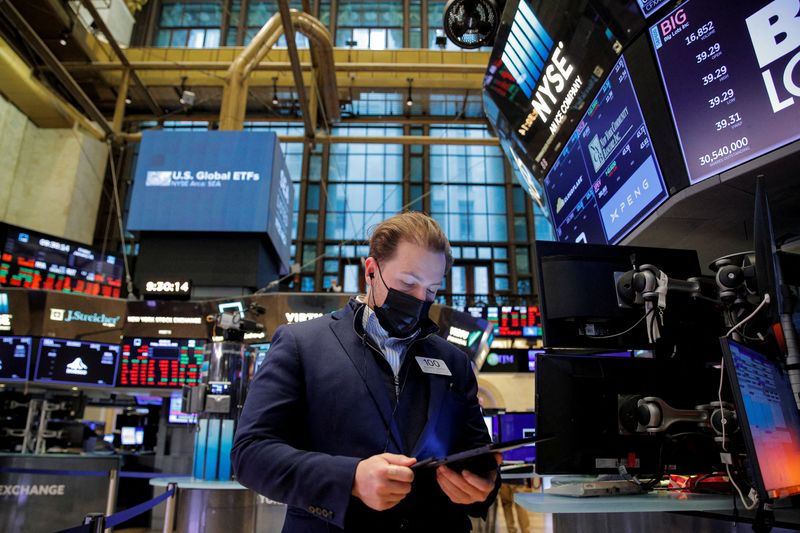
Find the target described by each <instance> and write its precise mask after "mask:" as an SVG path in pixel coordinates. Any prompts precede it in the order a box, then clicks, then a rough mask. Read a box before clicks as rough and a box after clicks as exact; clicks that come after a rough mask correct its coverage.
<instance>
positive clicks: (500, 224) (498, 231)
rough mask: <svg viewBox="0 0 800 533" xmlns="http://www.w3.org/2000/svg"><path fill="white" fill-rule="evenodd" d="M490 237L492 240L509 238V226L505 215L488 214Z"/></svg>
mask: <svg viewBox="0 0 800 533" xmlns="http://www.w3.org/2000/svg"><path fill="white" fill-rule="evenodd" d="M487 218H488V220H489V224H488V225H489V237H488V239H487V240H490V241H492V242H498V241H507V240H508V226H507V222H506V216H505V215H488V217H487Z"/></svg>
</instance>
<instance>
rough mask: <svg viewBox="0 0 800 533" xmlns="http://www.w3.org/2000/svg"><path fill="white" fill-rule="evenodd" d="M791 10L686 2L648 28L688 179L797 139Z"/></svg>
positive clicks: (783, 5) (755, 1)
mask: <svg viewBox="0 0 800 533" xmlns="http://www.w3.org/2000/svg"><path fill="white" fill-rule="evenodd" d="M796 17H797V5H796V3H793V2H775V1H772V0H751V1H747V2H726V3H725V5H724V8H722V7H721V5H720V4H718V3H716V2H708V1H702V0H689V1H688V2H684V3H682V4H681V5H680V7H678V8H677V9H675V10H673V11H672V12H670V13H669V14H668V15H666V16H664V17H663V18H662V19H661V20H659V21H658V22H657V23H656V24H655V25H653V26H652V27H651V28H650V38H651V41H652V43H653V48H654V49H655V54H656V58H657V61H658V66H659V68H660V69H661V76H662V81H663V83H664V87H665V89H666V93H667V98H668V102H669V107H670V111H671V112H672V117H673V120H674V122H675V127H676V129H677V132H678V139H679V142H680V145H681V149H682V151H683V157H684V160H685V163H686V170H687V171H688V173H689V181H690V182H691V183H692V184H694V183H698V182H700V181H702V180H704V179H707V178H709V177H711V176H714V175H717V174H720V173H721V172H724V171H726V170H728V169H730V168H732V167H734V166H737V165H740V164H742V163H744V162H746V161H749V160H751V159H753V158H755V157H758V156H760V155H762V154H765V153H767V152H769V151H771V150H774V149H775V148H778V147H780V146H783V145H785V144H788V143H790V142H792V141H795V140H797V139H800V127H798V124H800V104H798V102H797V101H796V100H797V95H798V94H800V90H799V89H798V83H799V82H798V78H797V52H798V47H800V40H798V38H797V18H796Z"/></svg>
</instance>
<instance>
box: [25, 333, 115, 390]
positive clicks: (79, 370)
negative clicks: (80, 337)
mask: <svg viewBox="0 0 800 533" xmlns="http://www.w3.org/2000/svg"><path fill="white" fill-rule="evenodd" d="M118 360H119V345H117V344H104V343H99V342H88V341H75V340H66V339H52V338H42V339H41V340H40V341H39V355H38V357H37V358H36V372H35V374H34V381H36V382H39V383H64V384H68V385H93V386H98V387H113V386H114V377H115V375H116V372H117V362H118Z"/></svg>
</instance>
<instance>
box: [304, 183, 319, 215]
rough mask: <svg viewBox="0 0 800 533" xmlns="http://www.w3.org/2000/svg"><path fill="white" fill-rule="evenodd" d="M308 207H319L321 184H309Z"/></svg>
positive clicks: (311, 208) (312, 208)
mask: <svg viewBox="0 0 800 533" xmlns="http://www.w3.org/2000/svg"><path fill="white" fill-rule="evenodd" d="M306 209H310V210H312V211H316V210H318V209H319V185H309V186H308V190H307V192H306Z"/></svg>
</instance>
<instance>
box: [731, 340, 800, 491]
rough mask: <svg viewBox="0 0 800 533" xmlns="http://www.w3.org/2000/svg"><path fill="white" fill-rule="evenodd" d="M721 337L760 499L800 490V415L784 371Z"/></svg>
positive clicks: (758, 354)
mask: <svg viewBox="0 0 800 533" xmlns="http://www.w3.org/2000/svg"><path fill="white" fill-rule="evenodd" d="M721 342H722V351H723V354H724V358H725V367H726V368H727V371H728V377H729V378H730V380H731V385H732V387H731V389H732V390H733V397H734V404H735V406H736V414H737V417H738V419H739V425H740V426H741V428H742V433H743V436H744V438H745V446H746V447H747V452H748V458H749V462H750V466H751V471H752V473H753V475H754V478H755V479H754V481H755V485H756V490H757V491H758V493H759V498H761V499H762V501H764V500H767V499H769V498H783V497H786V496H791V495H794V494H800V416H799V415H798V412H797V404H796V402H795V398H794V394H793V393H792V387H791V385H790V383H789V379H788V377H787V375H786V373H785V372H784V371H783V369H782V368H781V366H780V365H779V364H777V363H776V362H775V361H773V360H771V359H769V358H767V357H765V356H764V355H762V354H760V353H758V352H756V351H754V350H752V349H750V348H748V347H746V346H744V345H742V344H739V343H737V342H734V341H731V340H727V339H722V340H721Z"/></svg>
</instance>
